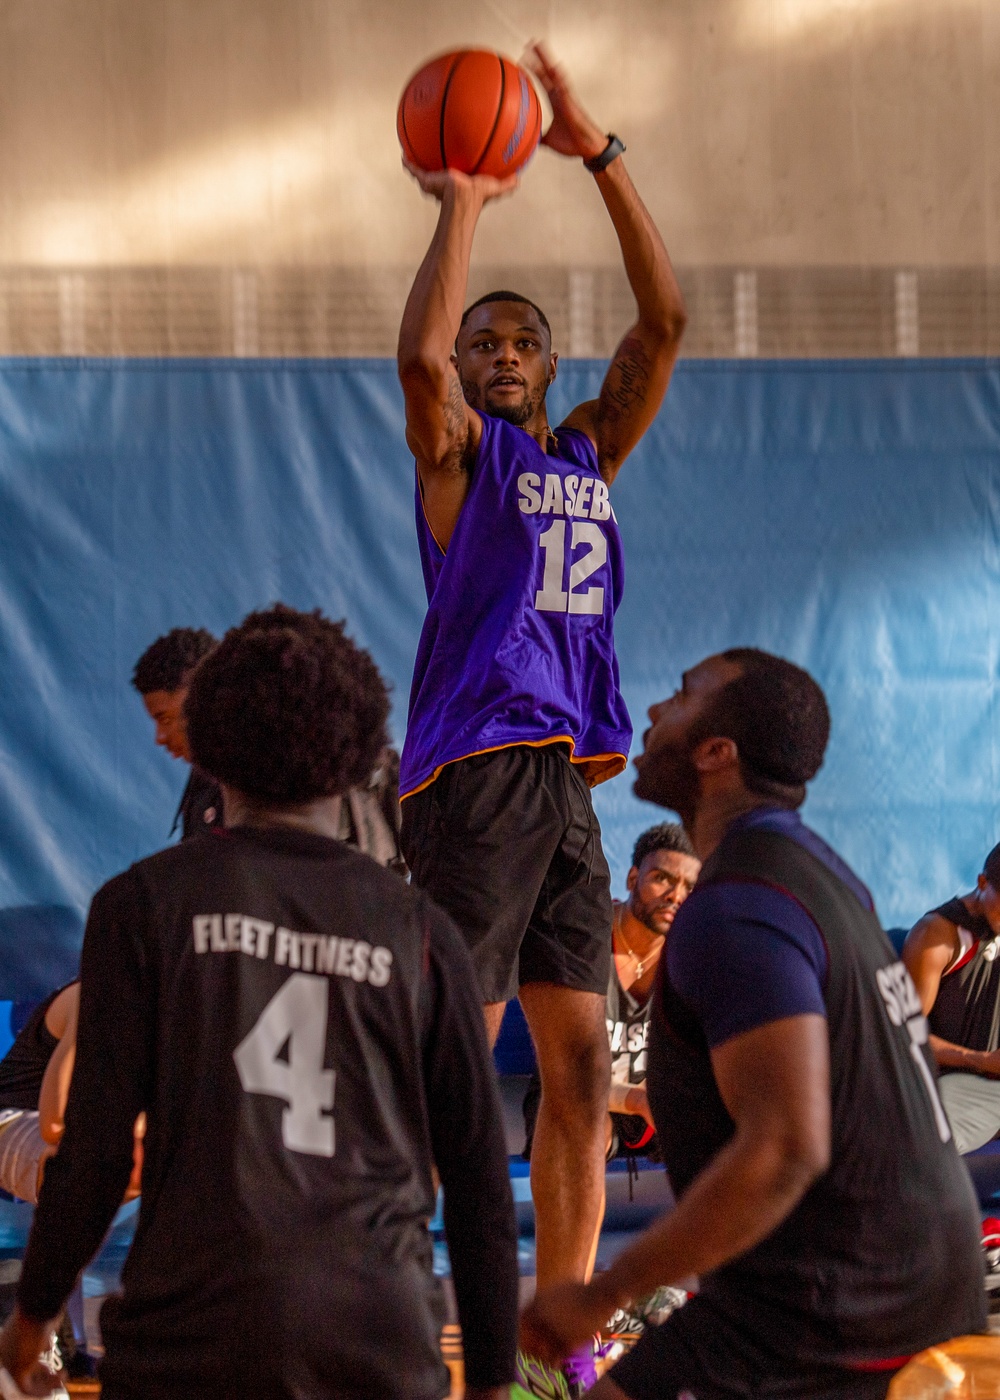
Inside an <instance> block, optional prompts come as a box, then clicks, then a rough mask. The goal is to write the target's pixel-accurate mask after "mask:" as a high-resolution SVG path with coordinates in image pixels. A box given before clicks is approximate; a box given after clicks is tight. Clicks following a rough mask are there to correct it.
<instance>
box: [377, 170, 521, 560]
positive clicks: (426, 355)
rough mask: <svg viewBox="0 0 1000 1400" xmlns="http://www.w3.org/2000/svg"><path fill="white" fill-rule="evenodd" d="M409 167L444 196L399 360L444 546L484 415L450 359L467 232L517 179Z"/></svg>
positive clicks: (424, 485) (429, 509)
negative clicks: (465, 392)
mask: <svg viewBox="0 0 1000 1400" xmlns="http://www.w3.org/2000/svg"><path fill="white" fill-rule="evenodd" d="M404 164H405V162H404ZM406 168H407V169H408V170H409V171H410V173H411V174H412V175H413V177H414V179H415V180H416V181H417V183H418V184H419V185H420V188H421V189H422V190H423V191H424V193H425V194H429V195H432V196H433V197H434V198H435V199H437V200H440V202H441V213H440V216H439V218H438V223H437V228H436V229H435V230H434V237H433V238H432V239H431V246H430V247H429V248H428V250H427V255H426V257H425V258H424V260H423V262H422V263H421V264H420V269H419V271H418V272H417V275H416V278H415V280H414V283H413V286H412V288H411V289H410V295H409V297H408V298H407V301H406V309H405V310H404V312H403V320H402V324H401V325H400V328H399V348H398V352H397V363H398V366H399V380H400V383H401V384H402V386H403V397H404V399H405V401H406V441H407V443H408V444H409V447H410V451H411V452H412V453H413V455H414V457H415V458H416V461H417V471H418V472H419V475H420V487H421V491H422V494H423V501H424V511H425V514H426V516H427V523H428V524H429V525H430V527H431V530H432V531H433V532H434V537H435V539H436V540H437V542H438V544H439V545H440V546H441V548H442V549H446V548H447V547H448V541H449V540H450V539H451V536H452V532H453V531H454V529H455V525H456V524H457V523H458V516H459V512H460V511H461V509H462V506H463V505H464V503H465V497H466V493H467V491H468V486H469V467H470V465H471V461H472V458H473V457H474V456H475V453H476V449H477V448H478V446H479V439H480V436H481V434H482V419H481V418H480V417H479V414H478V413H476V412H475V411H474V410H473V409H471V408H469V406H468V404H467V403H466V402H465V398H464V397H463V394H462V385H461V383H460V382H459V378H458V372H457V370H456V368H455V361H454V349H455V337H456V336H457V334H458V328H459V325H460V323H461V320H462V309H463V307H464V305H465V291H466V287H467V285H468V280H469V259H470V257H471V255H472V239H473V236H474V234H475V231H476V225H477V224H478V222H479V215H480V214H481V213H482V209H483V205H484V204H486V203H487V201H489V200H491V199H496V198H498V197H499V196H500V195H503V194H507V193H509V192H510V191H511V190H513V189H514V188H515V187H516V185H517V180H516V178H514V177H511V178H510V179H508V180H495V179H493V178H492V177H490V176H486V175H476V176H470V175H462V174H460V173H459V172H458V171H454V170H440V171H434V172H427V171H424V170H418V169H417V168H416V167H415V166H412V165H409V164H407V166H406Z"/></svg>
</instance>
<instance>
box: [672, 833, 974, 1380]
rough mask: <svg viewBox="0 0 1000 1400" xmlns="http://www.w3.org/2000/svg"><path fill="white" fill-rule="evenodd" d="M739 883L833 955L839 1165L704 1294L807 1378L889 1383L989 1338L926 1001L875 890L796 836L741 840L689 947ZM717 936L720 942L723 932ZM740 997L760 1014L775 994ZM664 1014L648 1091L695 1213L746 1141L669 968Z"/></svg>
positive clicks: (717, 876) (679, 922)
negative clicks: (956, 1344)
mask: <svg viewBox="0 0 1000 1400" xmlns="http://www.w3.org/2000/svg"><path fill="white" fill-rule="evenodd" d="M741 820H742V821H744V822H745V820H746V819H741ZM810 844H812V843H810ZM835 861H836V862H839V857H836V858H835ZM727 882H733V883H735V884H739V885H746V886H748V887H759V888H760V890H761V892H762V894H763V895H766V896H770V895H771V894H773V892H774V891H776V890H777V891H781V892H783V894H784V895H785V896H788V897H790V898H791V899H792V900H793V901H794V902H795V903H796V905H798V906H799V907H800V908H801V909H803V910H804V911H805V912H806V914H807V915H808V916H809V918H810V919H811V920H812V921H813V923H814V924H815V926H816V928H817V929H818V930H819V932H820V934H821V935H822V938H823V941H824V943H825V945H826V951H827V957H828V965H827V973H826V979H825V985H824V988H823V998H824V1003H825V1011H826V1020H827V1028H828V1035H829V1049H830V1097H831V1104H830V1108H831V1145H830V1163H829V1166H828V1168H827V1170H826V1171H825V1172H824V1173H823V1174H822V1175H821V1176H820V1177H819V1178H818V1180H816V1181H815V1182H814V1183H813V1185H812V1186H811V1187H810V1188H809V1190H808V1191H807V1192H806V1194H805V1195H804V1196H803V1197H802V1199H801V1200H800V1201H799V1203H798V1204H797V1205H796V1206H795V1208H794V1209H793V1210H792V1211H791V1213H790V1214H789V1215H788V1216H787V1217H786V1218H785V1219H784V1220H783V1221H782V1222H781V1224H780V1225H778V1226H777V1228H776V1229H775V1230H774V1231H772V1233H771V1234H770V1235H768V1236H767V1237H766V1238H765V1239H763V1240H761V1241H760V1243H759V1244H757V1245H755V1246H754V1247H753V1248H752V1249H749V1250H747V1251H746V1252H745V1253H743V1254H741V1255H739V1256H738V1257H737V1258H735V1259H732V1260H730V1261H729V1262H728V1263H726V1264H724V1265H722V1266H721V1267H720V1268H718V1269H716V1270H715V1271H714V1272H713V1273H711V1274H708V1275H706V1276H705V1277H703V1278H702V1280H701V1292H700V1294H699V1300H700V1302H701V1304H702V1305H703V1306H704V1305H708V1306H710V1307H711V1308H713V1309H715V1310H716V1311H718V1312H719V1313H721V1314H723V1315H725V1317H726V1318H727V1319H728V1320H729V1321H730V1322H731V1323H732V1324H733V1325H734V1326H735V1327H737V1328H744V1329H745V1330H746V1332H747V1333H748V1334H749V1335H751V1336H752V1337H753V1338H754V1339H755V1341H756V1342H757V1343H759V1344H760V1345H762V1346H764V1347H765V1348H767V1349H769V1350H771V1351H772V1352H773V1353H774V1354H775V1355H777V1356H780V1357H783V1358H785V1359H788V1358H789V1357H791V1358H793V1359H794V1360H796V1361H797V1362H798V1363H801V1364H802V1365H803V1367H808V1366H820V1367H823V1366H844V1367H847V1366H861V1367H867V1366H870V1365H876V1366H877V1365H879V1363H881V1362H884V1361H898V1358H900V1357H908V1356H910V1355H913V1354H914V1353H916V1352H918V1351H922V1350H923V1349H924V1348H925V1347H928V1346H932V1345H934V1344H935V1343H937V1342H941V1341H944V1340H946V1339H947V1338H949V1337H954V1336H957V1335H960V1334H962V1333H966V1332H978V1331H981V1330H982V1328H983V1327H984V1326H985V1322H986V1305H985V1293H984V1289H983V1265H982V1251H981V1248H980V1243H979V1237H980V1230H979V1223H980V1222H979V1213H978V1210H977V1207H976V1200H975V1197H974V1195H973V1191H972V1185H971V1182H970V1180H969V1174H968V1172H967V1171H966V1169H965V1167H964V1165H963V1163H962V1161H961V1159H960V1158H959V1156H958V1154H957V1152H956V1151H955V1145H954V1142H953V1141H952V1139H951V1130H950V1128H949V1125H948V1122H947V1119H946V1117H945V1114H944V1110H943V1109H942V1107H941V1103H940V1100H939V1098H938V1094H937V1086H936V1082H935V1071H934V1061H933V1057H932V1055H931V1053H930V1049H929V1046H928V1043H927V1042H928V1030H927V1023H926V1021H925V1019H924V1016H923V1013H922V1010H921V1005H920V998H919V997H918V995H917V992H916V988H915V987H914V985H913V982H912V981H911V979H910V975H909V973H908V972H907V970H906V968H905V966H904V965H903V963H901V962H900V961H899V959H898V957H897V956H896V954H895V953H894V951H893V949H892V946H891V944H890V943H889V941H888V939H887V938H886V936H885V934H884V933H883V931H882V929H881V926H880V925H879V922H878V919H877V917H876V915H875V913H874V911H873V910H871V909H869V908H867V907H866V906H865V904H864V903H863V902H862V898H861V894H863V893H864V891H863V887H862V889H861V891H860V893H859V890H858V889H855V888H854V887H853V884H852V883H848V881H847V880H846V879H845V878H843V877H842V876H841V874H840V873H839V872H838V870H837V868H836V864H835V862H834V861H830V860H828V859H826V858H825V857H824V856H822V855H820V854H819V853H818V852H817V850H816V849H810V848H809V847H808V846H807V845H806V844H804V843H802V842H800V841H799V840H797V839H795V837H793V836H791V835H788V834H786V833H785V832H784V831H782V830H773V829H770V830H769V829H766V828H764V827H762V826H761V827H757V828H756V829H754V828H750V827H747V826H745V825H744V827H743V829H738V826H737V824H736V823H734V824H733V826H732V827H731V828H730V829H729V831H728V832H727V833H726V835H725V837H724V838H723V840H722V842H721V843H720V845H719V846H718V847H717V848H716V850H715V851H714V852H713V854H712V855H711V856H710V857H709V858H708V860H707V861H706V862H705V864H704V865H703V866H702V870H701V875H700V876H699V880H698V887H697V889H696V890H695V893H694V894H693V895H692V896H691V897H690V899H689V900H688V901H687V902H686V903H685V905H684V907H683V908H682V909H681V910H680V911H679V912H678V914H677V917H676V919H675V921H674V924H673V927H672V929H671V940H672V945H671V946H672V947H674V948H675V947H676V946H677V940H678V938H679V937H680V936H681V931H682V928H684V926H686V925H690V923H691V920H692V918H696V917H697V911H698V907H699V902H700V892H701V891H703V890H705V889H706V887H708V886H712V885H724V884H726V883H727ZM762 926H763V925H762ZM704 932H705V936H706V938H707V939H709V940H711V939H712V934H713V930H712V929H711V927H706V929H705V931H704ZM684 936H686V933H685V935H684ZM715 942H716V944H719V943H721V942H722V940H721V939H719V938H718V936H716V939H715ZM668 956H669V955H668ZM762 966H763V965H762ZM736 994H737V995H738V996H739V997H740V999H741V1000H742V998H743V997H744V996H745V997H746V998H747V999H748V1000H752V999H753V997H754V996H755V995H758V996H759V995H760V989H759V988H758V989H756V991H755V989H754V988H753V987H752V986H748V985H745V984H743V985H740V986H739V987H738V988H737V989H736ZM653 998H654V999H653V1010H652V1021H651V1031H650V1045H649V1068H648V1076H647V1085H648V1092H649V1098H650V1104H651V1106H652V1109H653V1116H654V1118H655V1120H656V1126H657V1132H658V1136H659V1140H660V1143H661V1149H662V1152H663V1157H664V1161H665V1162H666V1165H667V1170H668V1172H669V1174H670V1178H671V1183H672V1185H673V1187H674V1190H675V1192H676V1193H677V1195H678V1196H679V1197H681V1196H683V1195H684V1193H685V1192H686V1191H687V1190H688V1189H689V1187H690V1186H691V1183H692V1182H693V1181H694V1180H695V1178H696V1177H697V1176H698V1175H699V1174H700V1173H701V1172H702V1171H703V1170H704V1169H705V1168H706V1167H707V1165H708V1164H709V1163H710V1162H711V1161H712V1160H713V1159H714V1158H715V1157H716V1156H717V1154H718V1153H719V1152H720V1151H721V1150H722V1149H723V1148H724V1147H725V1146H726V1144H727V1143H728V1142H729V1141H730V1140H731V1138H732V1136H733V1132H734V1129H735V1125H734V1123H733V1120H732V1118H731V1117H730V1115H729V1112H728V1110H727V1109H726V1106H725V1103H724V1102H723V1099H722V1096H721V1094H720V1091H719V1087H718V1085H717V1083H716V1079H715V1074H714V1071H713V1065H712V1056H711V1050H710V1047H709V1043H708V1039H707V1037H706V1034H705V1030H704V1027H703V1024H702V1020H701V1018H699V1015H698V1014H697V1013H696V1011H695V1010H694V1008H693V1007H692V1006H691V1005H690V1003H689V1001H687V1000H685V998H684V997H682V995H681V994H680V992H679V991H678V989H677V988H676V986H675V985H674V983H673V981H672V977H671V969H670V963H669V961H668V959H664V960H662V961H661V963H660V969H659V980H658V982H657V984H656V987H655V989H654V993H653ZM719 1043H721V1042H719Z"/></svg>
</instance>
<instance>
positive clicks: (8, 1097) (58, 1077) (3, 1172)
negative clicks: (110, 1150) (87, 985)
mask: <svg viewBox="0 0 1000 1400" xmlns="http://www.w3.org/2000/svg"><path fill="white" fill-rule="evenodd" d="M79 1008H80V984H79V982H70V983H69V985H68V986H65V987H61V988H60V989H59V990H58V991H55V992H53V993H52V995H51V996H48V997H46V999H45V1000H44V1001H43V1002H42V1003H41V1004H40V1005H39V1006H36V1007H35V1010H34V1011H33V1012H32V1013H31V1016H30V1017H29V1019H28V1021H27V1022H26V1023H25V1025H24V1027H23V1028H22V1030H21V1032H20V1034H19V1035H18V1037H17V1039H16V1040H15V1041H14V1044H13V1045H12V1046H11V1047H10V1049H9V1050H8V1051H7V1054H6V1055H5V1056H4V1058H3V1059H2V1060H0V1188H2V1189H3V1190H4V1191H7V1192H8V1193H9V1194H10V1195H11V1196H17V1197H18V1198H19V1199H20V1200H22V1201H29V1202H31V1204H32V1205H34V1204H36V1202H37V1201H38V1193H39V1191H40V1189H41V1185H42V1175H43V1173H44V1170H45V1163H46V1162H47V1161H48V1159H49V1158H50V1157H51V1156H52V1155H53V1154H54V1153H55V1150H56V1148H57V1147H58V1146H59V1142H60V1139H61V1138H62V1134H63V1116H64V1114H65V1111H66V1100H67V1098H68V1097H69V1086H70V1081H71V1080H72V1077H73V1064H74V1061H75V1058H76V1023H77V1015H78V1013H79ZM144 1134H145V1115H142V1114H140V1116H139V1119H138V1120H137V1122H136V1125H135V1139H134V1145H133V1158H132V1178H131V1180H130V1181H129V1185H128V1189H127V1191H126V1193H125V1200H127V1201H130V1200H133V1199H134V1198H135V1197H136V1196H138V1194H139V1181H140V1177H141V1175H142V1139H143V1136H144Z"/></svg>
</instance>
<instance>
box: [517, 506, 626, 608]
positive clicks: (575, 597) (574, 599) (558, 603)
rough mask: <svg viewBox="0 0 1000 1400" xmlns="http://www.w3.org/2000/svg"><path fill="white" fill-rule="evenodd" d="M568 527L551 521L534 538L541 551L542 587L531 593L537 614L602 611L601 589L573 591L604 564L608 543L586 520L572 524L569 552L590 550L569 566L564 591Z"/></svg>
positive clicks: (598, 530) (563, 522)
mask: <svg viewBox="0 0 1000 1400" xmlns="http://www.w3.org/2000/svg"><path fill="white" fill-rule="evenodd" d="M568 524H569V521H567V520H554V521H553V522H552V524H551V525H550V526H549V528H548V529H547V530H546V531H545V534H544V535H539V536H538V543H539V545H540V546H541V548H542V549H543V550H544V551H545V568H544V570H543V572H542V586H541V588H540V589H539V590H538V592H537V593H536V594H535V607H536V608H537V609H538V611H539V612H560V613H564V612H569V613H597V614H600V613H602V612H603V611H604V589H603V588H588V589H587V590H586V591H585V592H583V593H577V592H574V590H575V589H577V588H579V586H580V584H581V583H583V582H584V580H585V579H588V578H590V575H591V574H593V573H596V572H597V570H598V569H599V568H600V567H601V565H602V564H604V563H606V562H607V558H608V541H607V539H606V538H605V534H604V531H603V530H602V529H601V527H600V526H599V525H593V524H591V522H590V521H589V520H574V521H573V535H572V538H571V539H570V549H576V547H577V545H579V544H587V545H589V546H590V548H589V549H588V550H587V553H586V554H583V555H581V556H580V558H579V559H577V560H575V562H574V563H573V564H571V565H570V570H569V584H568V587H567V588H564V587H563V578H564V575H565V571H566V526H567V525H568Z"/></svg>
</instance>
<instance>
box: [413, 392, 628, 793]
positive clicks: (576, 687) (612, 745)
mask: <svg viewBox="0 0 1000 1400" xmlns="http://www.w3.org/2000/svg"><path fill="white" fill-rule="evenodd" d="M482 420H483V437H482V442H481V443H480V445H479V452H478V454H477V456H476V462H475V465H474V467H473V469H472V479H471V481H470V483H469V494H468V496H467V497H466V500H465V504H464V506H463V507H462V513H461V515H460V516H459V519H458V524H457V526H456V527H455V533H454V534H453V535H452V537H451V542H450V544H449V546H448V551H447V553H445V552H444V551H443V550H442V549H441V547H440V545H439V544H438V543H437V541H436V540H435V538H434V536H433V535H432V533H431V530H430V526H429V525H428V524H427V519H426V517H425V515H424V510H423V502H422V499H421V494H420V483H419V479H418V482H417V535H418V537H419V541H420V558H421V562H422V564H423V570H424V583H425V586H426V588H427V598H428V609H427V617H426V619H425V621H424V627H423V631H422V633H421V635H420V645H419V647H418V649H417V659H416V665H415V667H414V672H413V687H412V689H411V691H410V714H409V721H408V724H407V729H406V743H405V744H404V745H403V756H402V760H401V765H400V793H401V794H402V795H403V796H406V795H408V794H409V793H411V792H416V791H417V790H418V789H419V788H422V787H426V786H427V784H428V783H430V782H433V780H434V779H435V778H436V777H437V775H438V773H439V772H440V771H441V769H442V768H443V767H444V765H445V764H446V763H452V762H454V760H455V759H458V758H468V757H469V756H470V755H471V754H475V753H485V752H487V751H489V750H491V749H501V748H506V747H507V746H508V745H510V744H549V743H553V742H555V741H559V740H562V741H565V742H566V743H568V744H569V745H570V747H571V751H572V758H573V761H574V762H575V763H583V764H585V765H586V774H587V779H588V781H589V782H590V783H591V784H593V783H596V782H602V781H603V780H604V779H605V778H613V777H614V776H615V774H616V773H620V772H621V771H622V769H623V768H624V767H625V764H626V762H627V754H628V751H629V745H630V743H631V741H632V726H631V723H630V721H629V717H628V710H627V709H626V708H625V702H624V700H623V699H622V695H621V690H620V687H619V682H618V661H617V658H616V657H615V645H614V616H615V613H616V611H617V610H618V605H619V603H620V602H621V597H622V589H623V586H624V581H625V569H624V563H623V559H622V544H621V535H620V534H619V531H618V523H617V521H616V520H615V517H614V514H613V512H612V510H611V502H610V500H609V499H608V488H607V485H606V484H605V482H604V481H602V479H601V477H600V475H599V474H598V471H597V452H596V450H595V448H594V445H593V443H592V442H591V441H590V439H589V438H588V437H587V436H586V435H585V434H584V433H579V432H575V431H572V430H570V429H566V428H562V429H560V430H559V432H558V433H557V435H556V439H557V443H558V455H555V454H553V453H548V454H546V453H545V452H543V451H542V449H541V448H540V447H539V446H538V444H537V442H536V441H535V440H534V438H533V437H531V436H530V435H529V434H528V433H526V432H525V431H524V429H523V428H515V427H513V426H512V425H511V424H510V423H507V422H505V421H504V420H503V419H500V418H491V417H488V416H487V415H486V414H483V415H482Z"/></svg>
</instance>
